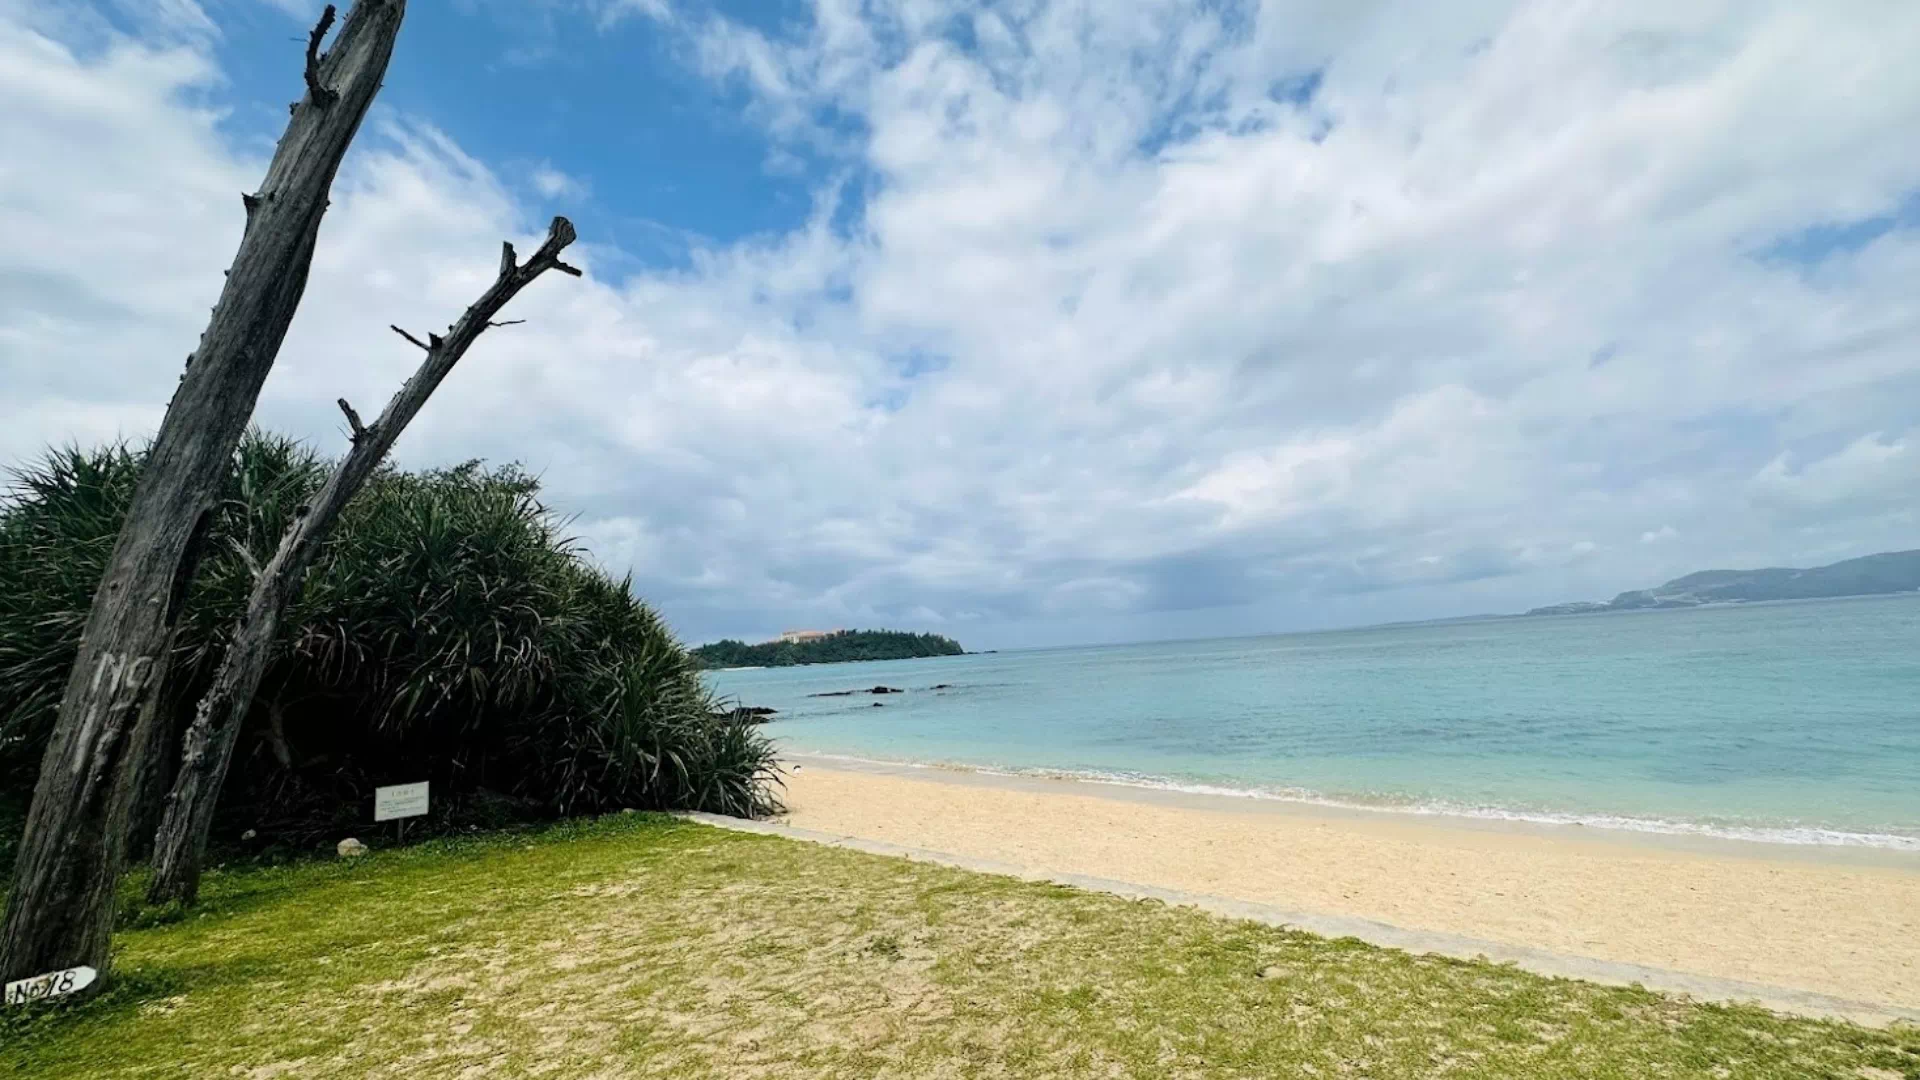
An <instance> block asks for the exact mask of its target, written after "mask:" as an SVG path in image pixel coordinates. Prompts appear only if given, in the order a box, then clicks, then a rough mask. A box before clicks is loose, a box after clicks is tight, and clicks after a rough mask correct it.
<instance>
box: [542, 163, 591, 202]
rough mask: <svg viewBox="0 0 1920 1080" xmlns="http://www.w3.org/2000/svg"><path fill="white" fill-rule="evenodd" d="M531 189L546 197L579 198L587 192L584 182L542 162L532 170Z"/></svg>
mask: <svg viewBox="0 0 1920 1080" xmlns="http://www.w3.org/2000/svg"><path fill="white" fill-rule="evenodd" d="M533 190H535V191H537V192H539V193H540V195H541V197H542V198H546V199H580V198H584V197H586V194H587V186H586V184H584V183H582V182H581V181H579V180H576V179H574V178H573V177H571V176H568V175H567V174H566V173H563V172H561V171H560V170H559V169H556V168H554V167H553V166H552V165H550V164H546V163H544V162H543V163H542V164H541V165H540V166H539V167H538V168H536V169H534V170H533Z"/></svg>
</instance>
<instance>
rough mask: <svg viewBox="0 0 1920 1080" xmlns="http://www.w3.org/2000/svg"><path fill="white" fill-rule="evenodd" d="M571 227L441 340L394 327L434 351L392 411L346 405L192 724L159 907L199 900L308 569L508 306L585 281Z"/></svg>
mask: <svg viewBox="0 0 1920 1080" xmlns="http://www.w3.org/2000/svg"><path fill="white" fill-rule="evenodd" d="M573 240H574V232H573V224H572V223H571V222H569V221H568V220H567V219H566V218H563V217H557V218H554V219H553V224H552V226H551V227H550V228H549V229H548V231H547V240H546V243H544V244H542V245H541V246H540V250H539V251H538V252H537V253H535V255H534V256H533V258H532V259H531V260H529V261H528V262H527V264H526V265H525V266H520V265H518V264H517V263H516V262H515V261H514V253H513V245H512V244H503V245H501V248H502V250H501V255H500V273H499V276H498V277H496V278H495V279H494V283H493V286H492V287H491V288H489V289H488V290H487V291H486V292H485V293H484V294H482V295H481V297H480V299H479V300H478V301H476V302H475V303H474V305H473V306H472V307H470V308H468V309H467V310H466V312H465V314H463V315H461V316H460V320H459V321H458V322H456V323H454V324H453V326H451V327H450V328H448V330H447V336H446V337H444V338H442V337H440V336H439V335H437V334H430V335H428V337H427V341H426V342H422V341H420V340H419V339H418V338H416V337H414V336H413V335H411V334H409V333H407V332H406V331H404V330H401V329H400V328H399V327H397V326H396V327H394V328H393V329H394V331H395V332H396V333H398V334H400V336H402V337H404V338H406V339H407V340H408V341H410V342H413V343H414V344H415V345H419V346H420V347H422V348H424V349H426V351H427V356H426V359H425V360H423V361H421V363H420V368H419V370H418V371H415V372H414V374H413V377H412V378H410V379H408V380H407V381H406V383H405V385H403V386H402V387H401V388H400V392H399V393H397V394H395V395H394V396H393V400H392V401H390V402H388V403H387V407H386V409H385V411H383V412H382V413H381V414H380V418H379V419H378V420H375V421H374V422H373V424H372V426H371V427H369V426H365V425H363V424H361V422H360V415H359V414H358V413H356V412H354V411H353V407H352V406H351V405H348V404H347V403H346V401H345V400H342V401H341V402H340V411H341V412H343V413H345V414H346V417H347V424H348V426H349V427H350V428H351V429H352V432H353V446H352V448H351V449H350V450H348V451H347V456H346V457H344V458H342V459H341V460H340V463H339V464H338V465H337V466H335V467H334V470H333V473H332V474H331V475H330V476H328V477H327V482H326V484H325V485H324V486H323V487H322V488H321V489H320V494H319V495H318V496H316V497H315V498H314V500H313V504H312V505H311V506H309V507H307V508H306V510H305V512H304V513H303V514H301V516H300V517H299V519H298V520H297V521H295V522H294V525H293V528H291V529H289V530H288V531H287V535H286V536H285V537H283V538H282V539H281V541H280V547H279V549H278V550H277V551H275V552H274V555H273V561H272V562H269V563H268V564H267V567H266V569H265V570H263V571H261V573H260V578H259V580H258V581H256V582H255V583H254V588H253V593H252V595H251V596H249V597H248V599H247V610H246V614H244V615H242V616H241V618H240V621H239V622H238V623H237V624H236V625H235V626H234V631H233V643H232V644H231V645H230V646H229V647H228V648H227V653H226V655H225V656H224V657H223V658H222V659H221V661H220V670H219V672H218V673H217V674H216V675H215V676H214V680H213V686H212V687H211V688H210V689H209V690H208V691H207V694H206V696H205V697H203V698H201V699H200V704H199V706H198V708H196V709H195V710H194V717H193V723H192V724H191V725H190V726H189V727H188V728H187V736H186V744H185V752H184V753H183V755H182V757H181V760H180V771H179V774H178V776H177V778H176V779H175V781H174V786H173V791H172V792H171V793H169V794H168V796H167V806H166V811H165V815H164V816H163V817H162V819H161V822H160V829H159V831H158V833H156V834H155V836H154V848H153V881H152V883H151V885H150V886H149V887H148V891H147V898H148V899H149V900H151V901H153V902H155V903H164V902H166V901H169V900H179V901H181V902H183V903H192V902H193V901H194V900H195V899H196V897H197V896H198V894H199V889H200V868H201V864H202V860H203V859H204V858H205V855H206V849H207V835H208V832H209V831H210V829H211V827H212V824H213V812H214V807H215V805H216V803H217V802H218V800H219V797H220V788H221V785H222V784H223V783H225V781H226V776H227V767H228V765H229V764H230V763H231V762H232V760H233V747H234V743H235V742H236V741H238V739H239V736H240V726H241V723H242V722H243V721H244V720H245V719H246V715H247V712H248V710H249V709H250V708H251V707H252V705H253V697H254V694H255V692H257V691H258V690H259V687H260V678H261V676H262V675H264V674H265V673H266V669H267V662H268V661H269V660H270V659H271V658H272V654H273V645H274V642H275V640H276V639H277V638H278V637H279V633H280V622H281V619H282V618H284V617H285V615H286V612H287V607H288V606H289V605H290V604H291V603H292V602H293V599H294V597H296V596H298V595H299V593H300V584H301V581H302V580H303V579H304V578H305V576H306V573H307V569H308V568H309V567H311V566H312V565H313V560H314V558H315V557H316V556H317V555H318V554H319V553H320V547H321V545H322V543H324V542H325V540H326V537H327V534H328V533H329V532H330V531H332V529H333V525H334V523H335V522H336V521H338V520H339V518H340V514H341V511H343V510H345V509H346V506H347V504H348V503H349V502H350V501H352V499H353V497H354V495H355V494H357V493H358V492H359V491H360V489H361V487H363V486H364V485H365V484H366V482H367V479H368V478H369V477H371V476H372V475H373V471H374V470H375V469H376V468H378V467H379V465H380V462H381V460H382V459H383V458H385V457H386V455H387V451H388V450H390V449H391V448H392V447H393V443H394V440H396V439H398V438H399V437H400V433H401V432H403V431H405V430H406V429H407V425H408V424H409V423H411V422H412V421H413V418H414V416H415V415H417V414H418V413H419V412H420V408H421V406H423V405H425V404H426V403H427V398H428V397H430V396H432V394H433V392H434V390H435V389H437V388H438V387H439V385H440V382H441V380H443V379H445V378H446V377H447V374H448V373H449V372H451V371H452V370H453V366H454V365H455V364H457V363H459V362H460V358H461V357H462V356H464V355H466V352H467V349H468V347H469V346H471V345H472V344H473V343H474V341H476V340H477V339H478V338H479V337H480V335H481V334H482V333H484V332H486V330H487V328H488V327H490V326H497V325H504V324H500V323H495V322H493V317H494V316H495V315H497V314H499V312H500V309H501V308H502V307H505V306H506V304H507V301H509V300H511V299H513V297H514V295H515V294H517V293H518V292H519V291H520V290H521V289H524V288H526V287H527V286H528V285H529V284H532V282H533V280H534V279H535V278H537V277H539V276H540V275H541V274H543V273H545V272H547V271H548V270H558V271H560V272H562V273H567V274H572V275H574V276H576V277H577V276H579V274H580V271H578V270H576V269H574V268H573V267H571V266H568V265H567V264H566V263H564V262H561V261H560V253H561V251H563V250H565V249H566V247H567V245H568V244H571V243H573Z"/></svg>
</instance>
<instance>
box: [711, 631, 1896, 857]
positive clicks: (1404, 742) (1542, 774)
mask: <svg viewBox="0 0 1920 1080" xmlns="http://www.w3.org/2000/svg"><path fill="white" fill-rule="evenodd" d="M711 678H712V680H713V683H714V685H715V686H716V687H717V688H718V689H719V690H721V691H722V692H723V693H725V694H728V695H730V696H732V697H734V698H735V699H737V700H738V701H739V702H740V703H741V704H745V705H766V706H771V707H773V708H776V709H779V710H780V716H779V718H778V719H777V720H776V721H775V722H774V723H773V724H772V725H771V726H770V727H769V728H768V729H767V730H768V731H769V732H771V733H773V734H775V735H776V736H777V737H778V739H779V741H780V742H781V744H782V745H783V747H784V748H785V749H787V750H790V751H797V752H803V753H814V754H828V755H840V756H850V757H858V758H867V759H874V760H881V761H896V762H900V761H904V762H923V763H941V764H958V765H968V766H975V767H982V768H987V769H996V770H1008V771H1045V772H1066V773H1073V774H1083V775H1086V776H1088V777H1091V778H1098V779H1106V780H1113V781H1119V782H1124V783H1139V784H1151V785H1165V786H1172V787H1178V788H1187V789H1194V790H1222V791H1228V792H1233V793H1238V794H1247V795H1254V796H1266V797H1278V798H1290V799H1307V800H1317V801H1328V802H1334V803H1341V804H1352V805H1360V806H1373V807H1383V808H1399V809H1408V810H1418V811H1430V812H1446V813H1469V814H1480V815H1492V816H1502V817H1518V818H1527V819H1537V820H1546V821H1578V822H1582V823H1585V824H1589V825H1599V826H1610V827H1616V828H1634V829H1647V830H1653V831H1665V832H1713V833H1723V834H1728V835H1735V836H1744V837H1750V838H1756V839H1767V840H1776V841H1782V842H1797V843H1829V844H1871V845H1876V846H1883V847H1899V848H1909V849H1914V850H1920V596H1899V597H1876V598H1867V599H1855V600H1833V601H1816V602H1802V603H1788V604H1759V605H1748V606H1732V607H1719V608H1704V609H1695V610H1690V611H1662V612H1633V613H1617V614H1603V615H1585V616H1564V617H1558V618H1530V619H1499V620H1486V621H1477V622H1465V623H1450V624H1429V625H1420V626H1399V627H1380V628H1373V629H1364V630H1346V631H1336V632H1330V633H1315V634H1288V635H1279V636H1271V637H1259V638H1242V639H1233V640H1217V641H1189V642H1172V643H1159V644H1149V645H1126V646H1108V647H1099V648H1073V649H1045V650H1033V651H1022V652H1007V653H999V654H986V655H976V656H961V657H945V658H940V659H932V660H900V661H886V662H879V663H861V664H830V665H827V664H823V665H815V666H811V667H797V668H775V669H761V670H744V671H725V672H715V673H713V675H712V676H711ZM939 683H948V684H951V685H952V689H949V690H932V689H930V687H932V686H934V685H935V684H939ZM876 684H884V685H887V686H894V687H901V688H904V689H906V690H908V691H909V692H908V693H905V694H890V695H886V696H882V697H875V696H872V695H865V694H862V695H856V696H853V697H825V698H822V697H809V696H808V695H810V694H815V693H819V692H822V691H834V690H851V689H855V688H861V687H865V688H870V687H872V686H874V685H876ZM876 701H879V702H884V707H881V708H874V707H873V703H874V702H876Z"/></svg>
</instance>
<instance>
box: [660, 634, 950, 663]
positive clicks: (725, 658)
mask: <svg viewBox="0 0 1920 1080" xmlns="http://www.w3.org/2000/svg"><path fill="white" fill-rule="evenodd" d="M964 652H966V650H965V649H962V648H961V647H960V643H959V642H957V641H955V640H953V639H952V638H948V637H941V636H940V635H939V634H910V633H906V632H904V631H900V630H842V631H840V632H838V633H834V634H828V635H827V636H826V637H822V638H815V639H813V640H812V641H769V642H765V643H764V644H760V645H748V644H747V643H746V642H744V641H733V640H730V639H729V640H726V641H716V642H714V643H713V644H711V645H702V646H700V647H699V648H697V649H695V650H693V656H694V659H695V660H697V661H699V662H700V663H701V664H702V665H704V666H706V667H710V668H724V667H788V666H790V665H793V664H833V663H839V662H841V661H844V660H906V659H910V658H913V657H919V656H959V655H961V654H962V653H964Z"/></svg>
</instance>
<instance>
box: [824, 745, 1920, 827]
mask: <svg viewBox="0 0 1920 1080" xmlns="http://www.w3.org/2000/svg"><path fill="white" fill-rule="evenodd" d="M786 756H787V757H791V758H800V759H802V760H806V759H818V760H821V761H841V762H848V763H852V764H861V765H884V766H888V767H890V768H909V769H926V770H930V771H937V772H966V773H977V774H980V775H984V776H1007V777H1029V778H1039V779H1049V780H1067V781H1072V782H1075V783H1082V784H1105V785H1109V786H1113V787H1127V788H1141V789H1146V790H1150V791H1174V792H1180V793H1182V794H1187V795H1207V796H1217V797H1221V798H1232V799H1254V800H1266V801H1273V802H1287V803H1302V804H1306V805H1311V806H1324V807H1328V808H1330V809H1339V810H1362V811H1368V812H1372V813H1381V814H1413V815H1418V816H1422V817H1456V818H1478V819H1482V820H1493V821H1514V822H1524V823H1527V824H1533V825H1559V826H1578V827H1583V828H1594V829H1616V830H1621V831H1625V832H1639V833H1653V834H1658V835H1663V836H1704V837H1714V838H1718V839H1723V840H1747V841H1753V842H1756V843H1764V844H1798V845H1812V846H1818V847H1857V848H1880V849H1884V850H1891V851H1912V852H1920V837H1916V836H1902V835H1900V834H1897V833H1870V832H1848V831H1846V830H1843V829H1833V828H1826V827H1821V826H1811V825H1740V824H1731V823H1722V822H1702V821H1685V820H1672V819H1667V818H1648V817H1634V816H1632V815H1626V814H1599V813H1592V814H1583V813H1572V812H1556V811H1545V810H1518V809H1512V808H1509V807H1500V806H1472V805H1466V804H1461V803H1451V802H1446V801H1427V802H1420V801H1414V800H1400V799H1396V798H1393V797H1389V796H1382V797H1380V798H1378V799H1377V800H1372V801H1369V800H1367V799H1361V798H1339V797H1335V796H1330V795H1325V794H1322V793H1320V792H1316V791H1308V790H1305V789H1300V788H1258V787H1230V786H1224V785H1219V784H1204V783H1197V782H1193V781H1186V780H1174V779H1170V778H1167V777H1162V776H1153V775H1148V774H1144V773H1125V772H1100V771H1095V770H1076V769H1051V768H1025V767H1010V766H987V765H972V764H965V763H959V762H940V761H909V760H890V759H885V758H870V757H859V756H856V755H852V754H825V753H816V752H805V751H788V752H787V754H786Z"/></svg>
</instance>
